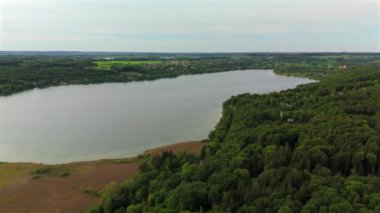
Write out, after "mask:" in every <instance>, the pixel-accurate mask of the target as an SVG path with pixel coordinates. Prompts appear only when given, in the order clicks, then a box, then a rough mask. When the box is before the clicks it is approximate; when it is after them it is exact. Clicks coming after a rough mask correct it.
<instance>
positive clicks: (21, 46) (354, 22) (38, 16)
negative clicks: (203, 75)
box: [0, 0, 380, 52]
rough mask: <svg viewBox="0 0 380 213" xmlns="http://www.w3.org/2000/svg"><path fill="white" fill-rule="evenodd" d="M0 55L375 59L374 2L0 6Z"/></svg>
mask: <svg viewBox="0 0 380 213" xmlns="http://www.w3.org/2000/svg"><path fill="white" fill-rule="evenodd" d="M0 50H79V51H126V52H130V51H153V52H247V51H248V52H260V51H291V52H294V51H372V52H373V51H376V52H379V51H380V3H379V1H378V0H0Z"/></svg>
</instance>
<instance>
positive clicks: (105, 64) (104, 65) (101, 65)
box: [94, 61, 162, 70]
mask: <svg viewBox="0 0 380 213" xmlns="http://www.w3.org/2000/svg"><path fill="white" fill-rule="evenodd" d="M94 63H95V64H96V68H97V69H102V70H110V69H111V66H112V65H121V66H127V65H141V64H160V63H162V62H161V61H94Z"/></svg>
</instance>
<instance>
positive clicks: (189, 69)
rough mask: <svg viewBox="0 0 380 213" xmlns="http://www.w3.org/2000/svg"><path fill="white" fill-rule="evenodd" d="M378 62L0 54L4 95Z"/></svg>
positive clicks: (314, 73) (356, 57) (305, 72)
mask: <svg viewBox="0 0 380 213" xmlns="http://www.w3.org/2000/svg"><path fill="white" fill-rule="evenodd" d="M113 61H114V62H119V63H114V64H112V62H113ZM378 61H380V54H376V53H329V54H327V53H326V54H322V53H313V54H312V53H303V54H301V53H293V54H292V53H283V54H282V53H241V54H239V53H235V54H232V53H231V54H220V53H219V54H217V53H216V54H164V53H162V54H159V53H156V54H153V53H152V54H143V53H141V54H137V53H136V54H132V53H130V54H127V53H125V54H121V53H118V54H116V53H114V54H113V53H108V54H106V53H65V52H62V53H60V52H56V53H54V52H53V53H39V52H36V53H28V52H25V53H23V52H21V53H18V52H3V53H1V52H0V95H10V94H13V93H17V92H20V91H24V90H28V89H32V88H43V87H49V86H58V85H67V84H90V83H103V82H129V81H142V80H154V79H159V78H170V77H177V76H179V75H184V74H199V73H211V72H222V71H229V70H242V69H273V70H274V71H275V72H276V73H278V74H282V75H292V76H302V77H308V78H313V79H321V78H323V77H324V76H325V75H326V74H327V73H332V72H337V71H339V70H342V69H346V68H347V67H348V68H349V67H352V66H355V65H361V64H366V63H376V62H378ZM110 62H111V63H110ZM107 64H108V65H107Z"/></svg>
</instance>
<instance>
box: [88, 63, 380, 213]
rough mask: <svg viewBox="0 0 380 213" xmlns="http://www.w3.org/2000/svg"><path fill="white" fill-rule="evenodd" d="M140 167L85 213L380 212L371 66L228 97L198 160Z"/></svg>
mask: <svg viewBox="0 0 380 213" xmlns="http://www.w3.org/2000/svg"><path fill="white" fill-rule="evenodd" d="M140 171H141V172H140V174H139V175H138V176H137V177H136V178H134V179H129V180H126V181H125V182H123V183H121V184H117V183H112V184H110V185H109V186H108V187H107V189H106V190H105V192H104V194H103V200H102V203H101V204H99V205H97V206H94V207H93V208H92V209H91V210H90V212H92V213H99V212H105V213H108V212H116V213H120V212H128V213H133V212H165V213H170V212H173V213H174V212H240V213H254V212H268V213H270V212H280V213H291V212H303V213H314V212H344V213H351V212H363V213H364V212H380V176H379V175H380V64H379V63H371V64H368V65H356V66H351V67H349V68H347V69H342V70H339V71H336V72H332V73H329V74H328V75H326V76H325V77H323V78H322V79H321V80H320V81H319V82H316V83H311V84H307V85H301V86H298V87H296V88H294V89H290V90H286V91H281V92H273V93H270V94H265V95H257V94H241V95H238V96H234V97H231V98H230V99H229V100H227V101H226V102H225V103H224V104H223V116H222V118H221V119H220V121H219V123H218V124H217V125H216V127H215V129H214V130H213V131H212V132H210V134H209V138H208V140H207V146H205V148H204V149H203V150H202V152H201V154H200V156H194V155H190V154H186V153H183V154H178V155H174V154H173V153H171V152H165V153H163V154H161V155H159V156H151V157H148V158H147V159H146V160H145V162H144V163H143V164H142V165H141V166H140Z"/></svg>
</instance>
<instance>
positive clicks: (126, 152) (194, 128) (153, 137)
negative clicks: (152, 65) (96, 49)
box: [0, 70, 310, 163]
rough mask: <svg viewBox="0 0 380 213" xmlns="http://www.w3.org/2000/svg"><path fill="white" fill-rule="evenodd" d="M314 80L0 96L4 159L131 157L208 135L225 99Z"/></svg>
mask: <svg viewBox="0 0 380 213" xmlns="http://www.w3.org/2000/svg"><path fill="white" fill-rule="evenodd" d="M308 82H310V80H307V79H301V78H289V77H282V76H277V75H275V74H274V73H273V72H272V71H269V70H246V71H233V72H223V73H214V74H202V75H186V76H180V77H178V78H174V79H160V80H155V81H148V82H132V83H104V84H93V85H70V86H59V87H51V88H47V89H34V90H30V91H26V92H23V93H19V94H15V95H11V96H8V97H0V161H7V162H43V163H64V162H71V161H82V160H94V159H100V158H118V157H130V156H135V155H137V154H140V153H142V152H143V151H144V150H146V149H149V148H153V147H157V146H162V145H167V144H172V143H176V142H181V141H188V140H201V139H204V138H207V135H208V133H209V132H210V131H211V130H212V129H213V128H214V126H215V124H216V123H217V121H218V120H219V118H220V116H221V110H222V103H223V102H224V101H225V100H227V99H228V98H229V97H231V96H232V95H237V94H240V93H245V92H251V93H267V92H271V91H279V90H283V89H288V88H293V87H295V86H296V85H298V84H303V83H308Z"/></svg>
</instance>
